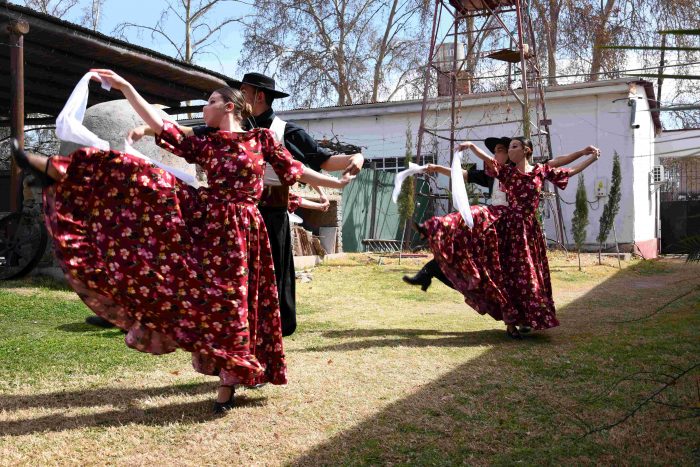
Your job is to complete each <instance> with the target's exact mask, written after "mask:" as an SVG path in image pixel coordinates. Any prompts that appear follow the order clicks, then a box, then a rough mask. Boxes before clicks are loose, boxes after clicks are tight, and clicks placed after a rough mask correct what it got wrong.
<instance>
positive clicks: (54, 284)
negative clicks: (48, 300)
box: [0, 276, 73, 291]
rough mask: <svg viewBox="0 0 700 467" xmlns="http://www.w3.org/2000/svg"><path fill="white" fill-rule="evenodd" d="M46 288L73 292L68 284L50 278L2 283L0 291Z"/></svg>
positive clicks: (32, 277)
mask: <svg viewBox="0 0 700 467" xmlns="http://www.w3.org/2000/svg"><path fill="white" fill-rule="evenodd" d="M37 287H41V288H45V289H49V290H63V291H72V290H73V289H71V288H70V287H69V286H68V284H67V283H65V282H63V281H59V280H57V279H54V278H52V277H49V276H30V277H26V278H23V279H18V280H13V281H0V289H27V288H37Z"/></svg>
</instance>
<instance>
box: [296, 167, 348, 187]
mask: <svg viewBox="0 0 700 467" xmlns="http://www.w3.org/2000/svg"><path fill="white" fill-rule="evenodd" d="M353 178H355V176H354V175H350V174H349V173H346V174H344V175H343V176H342V178H340V179H337V178H335V177H329V176H328V175H324V174H322V173H319V172H316V171H315V170H314V169H311V168H309V167H304V173H303V174H302V175H301V177H299V181H300V182H302V183H308V184H309V185H313V186H327V187H329V188H343V187H344V186H345V185H347V184H348V183H350V182H351V181H352V179H353Z"/></svg>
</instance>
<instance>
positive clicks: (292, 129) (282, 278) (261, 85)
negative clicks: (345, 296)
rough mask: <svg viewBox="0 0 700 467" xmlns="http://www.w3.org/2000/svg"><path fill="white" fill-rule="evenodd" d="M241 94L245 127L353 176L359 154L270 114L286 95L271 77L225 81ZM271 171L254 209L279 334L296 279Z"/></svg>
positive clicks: (287, 319)
mask: <svg viewBox="0 0 700 467" xmlns="http://www.w3.org/2000/svg"><path fill="white" fill-rule="evenodd" d="M231 86H232V87H234V88H238V89H240V90H241V92H242V93H243V96H244V97H245V99H246V101H247V102H248V103H249V104H250V105H251V106H252V108H253V111H252V115H251V116H250V117H249V118H248V120H247V122H246V123H245V125H244V128H246V129H252V128H268V129H270V130H271V131H272V133H273V135H275V138H276V139H277V141H279V142H284V145H285V147H286V148H287V150H288V151H289V152H290V154H291V155H292V157H294V158H295V159H296V160H298V161H300V162H302V163H303V164H304V165H307V166H309V167H311V168H312V169H314V170H316V171H319V170H320V169H324V170H328V171H336V170H342V171H343V172H344V173H349V174H351V175H356V174H357V173H358V172H359V171H360V169H361V168H362V164H363V163H364V158H363V156H362V154H360V153H357V154H339V155H331V153H330V151H328V150H327V149H324V148H321V147H320V146H319V145H318V142H317V141H316V140H315V139H313V138H312V137H311V136H310V135H309V134H308V133H307V132H306V131H304V130H303V129H302V128H301V127H299V126H298V125H295V124H294V123H290V122H284V121H283V120H281V119H280V118H279V117H277V116H276V115H275V112H274V110H272V103H273V101H274V100H275V99H281V98H284V97H288V96H289V94H287V93H285V92H282V91H280V90H278V89H276V88H275V80H274V79H273V78H270V77H269V76H265V75H263V74H261V73H246V74H245V75H244V76H243V79H242V80H241V81H235V82H233V83H231ZM200 131H206V129H205V128H195V133H197V132H200ZM275 179H276V176H275V175H274V173H272V172H271V171H268V172H267V173H266V176H265V187H264V188H263V195H262V199H261V201H260V204H259V209H260V213H261V214H262V216H263V219H264V221H265V227H267V232H268V236H269V238H270V246H271V248H272V256H273V261H274V264H275V276H276V278H277V291H278V294H279V299H280V312H281V315H282V335H283V336H288V335H290V334H292V333H293V332H294V330H295V329H296V326H297V323H296V283H295V276H294V255H293V252H292V240H291V229H290V225H289V217H288V215H287V202H288V199H289V187H287V186H285V185H281V184H280V183H279V181H276V180H275Z"/></svg>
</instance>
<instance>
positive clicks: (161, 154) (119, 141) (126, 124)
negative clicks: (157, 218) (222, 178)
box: [60, 99, 196, 175]
mask: <svg viewBox="0 0 700 467" xmlns="http://www.w3.org/2000/svg"><path fill="white" fill-rule="evenodd" d="M159 113H160V114H161V116H162V117H163V118H170V117H169V116H168V115H167V114H166V113H165V112H163V111H160V112H159ZM83 125H85V128H87V129H88V130H90V131H92V132H93V133H95V134H96V135H97V136H98V137H99V138H101V139H103V140H105V141H108V142H109V144H110V147H111V148H112V149H115V150H117V151H123V150H124V139H125V138H126V135H127V134H128V132H129V130H131V129H132V128H135V127H137V126H140V125H144V122H143V120H141V117H139V116H138V114H137V113H136V112H135V111H134V110H133V109H132V108H131V105H129V102H127V101H126V99H121V100H116V101H109V102H103V103H101V104H96V105H93V106H92V107H89V108H88V109H87V110H86V111H85V118H84V119H83ZM79 148H80V145H79V144H75V143H71V142H67V141H62V142H61V148H60V153H61V154H63V155H67V154H70V153H71V152H73V151H75V150H76V149H79ZM134 148H135V149H137V150H138V151H140V152H141V153H142V154H144V155H145V156H148V157H150V158H152V159H154V160H157V161H160V162H163V163H164V164H167V165H169V166H171V167H174V168H177V169H180V170H183V171H185V172H187V173H189V174H191V175H196V174H195V170H194V168H193V167H192V166H191V165H189V164H188V163H187V162H185V160H184V159H182V158H180V157H177V156H174V155H173V154H171V153H169V152H167V151H166V150H164V149H161V148H160V147H158V146H157V145H156V144H155V140H154V138H152V137H149V136H146V137H144V138H142V139H141V141H138V142H137V143H136V144H134Z"/></svg>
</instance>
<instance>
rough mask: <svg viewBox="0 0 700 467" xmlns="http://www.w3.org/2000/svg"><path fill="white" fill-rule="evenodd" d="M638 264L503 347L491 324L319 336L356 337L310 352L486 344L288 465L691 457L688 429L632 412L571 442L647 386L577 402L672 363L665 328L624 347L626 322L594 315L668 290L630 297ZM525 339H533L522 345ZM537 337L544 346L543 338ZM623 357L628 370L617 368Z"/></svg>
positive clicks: (627, 310) (623, 310) (650, 302)
mask: <svg viewBox="0 0 700 467" xmlns="http://www.w3.org/2000/svg"><path fill="white" fill-rule="evenodd" d="M643 268H649V266H643ZM636 269H637V268H634V269H631V270H630V271H621V272H618V273H616V274H615V275H614V276H612V277H611V278H609V279H608V280H606V281H605V282H603V283H601V284H599V285H597V286H596V287H594V288H592V289H591V290H590V291H589V292H588V293H586V294H585V295H583V296H581V297H579V298H578V299H576V300H575V301H573V302H571V303H569V304H567V305H566V306H563V307H561V308H560V309H559V313H558V316H559V318H560V320H561V322H562V326H561V328H559V329H555V330H552V331H549V332H544V333H541V332H540V333H535V334H534V335H532V336H528V338H526V339H525V340H524V341H522V342H521V343H513V342H511V344H512V345H503V344H506V343H507V340H506V338H505V336H504V332H503V331H500V330H489V331H476V332H464V333H460V332H457V333H454V332H443V331H439V330H419V329H415V330H414V329H374V330H363V329H360V330H341V331H327V332H323V334H322V335H323V336H324V337H328V338H334V339H345V338H347V339H361V340H360V341H353V342H347V343H339V344H333V345H328V346H324V347H323V348H312V349H309V350H308V351H320V350H363V349H370V348H372V347H377V346H380V347H382V346H399V345H400V346H414V347H422V346H428V345H438V346H439V345H442V346H455V347H458V346H468V345H485V344H493V346H492V347H491V348H490V349H488V351H487V352H485V353H484V354H482V355H480V356H479V357H477V358H475V359H474V360H471V361H469V362H467V363H464V364H462V365H460V366H459V367H457V368H456V369H454V370H452V371H450V372H448V373H446V374H444V375H441V376H440V377H439V378H437V379H435V380H434V381H432V382H430V383H429V384H427V385H425V386H422V387H421V388H419V389H418V390H417V391H416V392H412V393H411V394H410V395H407V396H405V397H403V398H401V399H400V400H398V401H397V402H395V403H392V404H390V405H388V406H387V407H386V408H384V409H382V410H379V411H377V412H376V413H374V414H373V415H372V416H370V417H368V418H366V419H364V420H363V421H361V422H360V423H358V424H356V425H354V426H352V427H351V428H349V429H346V430H344V431H342V432H340V433H339V434H337V435H335V436H333V437H332V438H330V439H328V440H327V441H325V442H323V443H321V444H319V445H316V446H314V447H313V448H311V449H310V450H309V451H308V452H306V453H305V454H303V455H301V456H300V457H297V458H296V459H294V460H292V461H291V462H290V463H289V464H288V465H292V466H307V465H463V464H467V465H469V464H491V465H493V464H496V465H511V464H514V463H520V462H524V463H525V464H531V463H532V464H544V465H548V464H561V463H564V464H566V463H573V464H577V463H583V464H589V463H590V464H596V463H608V464H610V463H612V464H614V463H620V462H621V463H630V464H635V463H641V464H643V463H645V461H646V462H648V459H650V458H656V459H657V460H658V461H659V462H661V463H666V462H665V460H664V459H673V460H672V461H670V463H675V462H677V461H679V460H680V461H681V462H680V463H683V462H682V459H686V460H687V459H689V458H692V449H685V447H687V446H688V445H689V444H693V443H694V442H693V441H692V440H693V439H694V436H695V435H692V432H693V430H692V428H691V429H688V427H687V426H686V427H683V426H673V425H668V424H661V422H656V423H655V422H653V420H654V415H650V417H651V420H647V423H644V422H643V421H641V422H640V421H639V420H637V419H635V420H633V421H631V422H628V426H629V425H632V426H634V427H635V428H634V429H632V430H631V431H628V429H626V428H622V429H620V430H618V431H617V432H616V436H612V437H607V436H604V437H595V436H592V437H588V438H581V436H582V434H583V433H585V431H587V429H589V428H590V426H591V425H592V426H598V425H601V424H604V423H605V422H609V421H610V418H613V419H615V418H616V417H618V416H619V414H624V413H625V411H626V410H628V409H629V406H631V405H633V403H634V401H635V392H634V391H635V390H637V391H641V392H642V393H643V392H645V391H647V390H648V387H642V388H641V389H640V388H639V387H638V388H636V389H633V388H627V389H630V391H629V393H628V394H627V393H625V391H624V389H621V392H622V394H618V395H616V396H615V397H617V399H607V397H606V398H604V400H603V401H602V402H598V404H599V405H595V404H594V403H591V402H586V401H587V400H589V399H593V400H594V399H595V397H594V396H596V397H597V396H598V395H599V393H600V392H601V391H603V390H604V389H606V388H608V387H609V385H611V383H612V381H614V380H615V379H617V378H619V377H620V376H622V375H624V374H627V372H628V371H630V368H634V369H639V368H640V367H641V368H643V367H644V365H652V367H653V365H655V363H653V362H656V361H664V359H665V360H669V361H673V359H675V358H677V355H676V352H677V351H676V350H675V346H676V344H677V342H675V341H674V340H673V339H671V340H669V339H666V340H664V336H665V335H666V334H668V333H671V334H672V333H673V332H674V330H675V329H674V328H668V329H666V328H663V327H661V328H659V329H657V328H655V329H657V330H656V331H655V332H657V334H656V335H657V336H659V337H658V340H657V341H654V343H651V342H650V343H649V344H647V345H644V346H642V345H640V346H635V347H634V349H631V347H630V336H633V335H634V333H635V332H636V331H635V330H634V329H636V328H625V327H623V326H615V327H613V326H611V325H610V324H608V323H607V322H605V321H604V320H603V319H602V318H604V317H608V318H609V317H610V316H612V315H617V316H627V315H629V314H635V315H639V314H644V313H646V311H647V309H649V308H653V307H655V306H656V303H657V302H663V301H665V300H668V298H669V297H672V296H674V294H675V293H676V291H675V290H673V288H672V287H665V286H664V284H663V283H662V282H663V281H659V282H660V283H659V284H658V288H655V289H649V290H642V291H640V292H636V293H637V294H638V295H636V296H635V299H634V300H630V298H631V297H630V290H631V286H632V285H633V284H634V281H635V280H640V279H641V280H643V279H644V278H643V277H639V276H640V275H639V273H638V271H637V270H636ZM674 269H675V271H674V272H675V273H677V274H672V276H676V275H678V276H680V275H683V276H685V277H688V274H689V272H683V270H682V269H679V268H674ZM695 274H696V275H697V269H696V270H695ZM591 302H593V303H598V302H605V303H606V306H605V307H593V308H591V306H590V304H591ZM648 323H649V324H648V326H652V327H654V326H659V324H658V323H654V322H653V321H649V322H648ZM666 326H669V325H668V324H667V325H666ZM387 336H394V337H391V338H387ZM426 336H427V338H426ZM531 342H533V343H534V342H537V344H538V345H536V346H532V345H528V344H529V343H531ZM544 343H547V345H541V344H544ZM499 344H501V345H499ZM686 345H687V343H686ZM624 359H627V360H626V362H627V363H626V364H627V365H628V366H627V367H624V366H623V365H621V364H622V361H623V360H624ZM659 359H661V360H659ZM613 400H615V402H614V403H613ZM591 404H592V405H591ZM644 416H648V415H646V414H645V415H644ZM670 446H675V447H677V449H676V450H675V452H674V455H676V456H677V457H675V458H673V457H670V456H671V454H669V452H670V451H669V447H670ZM684 449H685V450H684ZM654 456H657V457H654ZM616 461H617V462H616Z"/></svg>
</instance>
